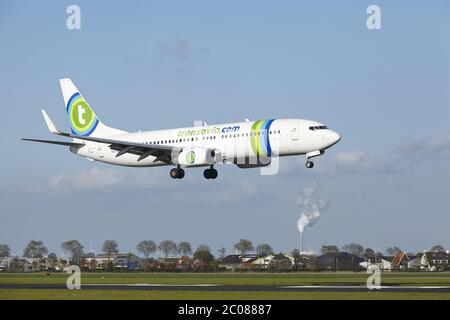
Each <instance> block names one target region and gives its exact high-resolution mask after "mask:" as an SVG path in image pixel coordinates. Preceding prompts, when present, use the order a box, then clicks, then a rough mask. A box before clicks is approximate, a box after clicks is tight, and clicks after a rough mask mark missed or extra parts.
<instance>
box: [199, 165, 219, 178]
mask: <svg viewBox="0 0 450 320" xmlns="http://www.w3.org/2000/svg"><path fill="white" fill-rule="evenodd" d="M218 175H219V174H218V172H217V170H216V169H214V167H213V166H211V168H209V169H206V170H205V171H203V176H204V177H205V178H206V179H215V178H217V176H218Z"/></svg>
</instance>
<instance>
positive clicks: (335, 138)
mask: <svg viewBox="0 0 450 320" xmlns="http://www.w3.org/2000/svg"><path fill="white" fill-rule="evenodd" d="M331 139H332V140H333V143H338V142H339V141H341V135H340V134H339V133H337V132H336V131H332V132H331Z"/></svg>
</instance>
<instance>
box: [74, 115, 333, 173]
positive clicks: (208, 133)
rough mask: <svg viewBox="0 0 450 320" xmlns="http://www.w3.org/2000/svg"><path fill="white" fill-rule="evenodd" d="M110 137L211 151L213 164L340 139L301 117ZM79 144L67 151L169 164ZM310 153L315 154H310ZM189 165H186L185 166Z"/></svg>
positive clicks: (313, 148)
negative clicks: (118, 154) (212, 152)
mask: <svg viewBox="0 0 450 320" xmlns="http://www.w3.org/2000/svg"><path fill="white" fill-rule="evenodd" d="M109 138H114V139H115V140H121V141H129V142H136V143H144V144H149V145H152V144H155V145H165V146H173V147H180V148H182V149H185V148H201V149H211V150H214V151H215V153H216V155H217V159H216V160H215V163H224V162H235V163H239V161H245V159H247V160H248V159H250V161H251V159H256V158H257V157H258V156H260V157H261V156H268V157H269V158H270V157H278V156H288V155H304V154H306V155H307V156H308V154H313V153H314V152H319V153H320V154H321V153H323V151H324V150H325V149H327V148H329V147H331V146H332V145H334V144H336V143H337V142H338V141H339V140H340V136H339V134H337V133H336V132H335V131H333V130H330V129H328V128H326V127H325V126H324V125H323V124H321V123H318V122H315V121H311V120H303V119H277V120H266V121H262V120H261V121H246V122H239V123H228V124H219V125H207V126H197V127H189V128H178V129H168V130H155V131H147V132H135V133H125V134H119V135H114V136H111V137H109ZM84 143H85V145H83V146H81V147H74V146H72V147H71V148H70V150H71V151H72V152H73V153H76V154H78V155H80V156H83V157H86V158H89V159H91V160H96V161H101V162H105V163H110V164H115V165H121V166H132V167H151V166H163V165H168V164H167V163H166V162H162V161H159V160H158V159H156V158H155V157H154V156H149V157H146V158H145V159H143V160H139V156H138V155H135V154H131V153H125V154H123V155H120V156H119V157H117V153H118V151H117V150H112V149H110V148H109V145H108V144H105V143H98V142H92V141H84ZM312 156H315V154H313V155H312ZM185 166H188V165H185Z"/></svg>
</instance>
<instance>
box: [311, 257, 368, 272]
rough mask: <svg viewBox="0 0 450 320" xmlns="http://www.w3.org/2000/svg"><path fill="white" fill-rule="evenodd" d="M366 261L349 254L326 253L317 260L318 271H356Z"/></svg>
mask: <svg viewBox="0 0 450 320" xmlns="http://www.w3.org/2000/svg"><path fill="white" fill-rule="evenodd" d="M363 261H364V259H363V258H361V257H358V256H355V255H352V254H350V253H348V252H338V253H326V254H323V255H321V256H318V257H317V258H316V264H317V269H318V270H330V271H356V270H359V269H360V263H361V262H363Z"/></svg>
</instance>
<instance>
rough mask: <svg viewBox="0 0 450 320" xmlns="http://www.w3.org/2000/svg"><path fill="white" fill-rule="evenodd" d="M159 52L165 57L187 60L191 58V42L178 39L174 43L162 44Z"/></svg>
mask: <svg viewBox="0 0 450 320" xmlns="http://www.w3.org/2000/svg"><path fill="white" fill-rule="evenodd" d="M158 51H159V54H161V55H163V56H173V57H175V58H177V59H179V60H186V59H187V58H188V57H189V42H187V41H186V40H183V39H182V38H180V37H178V38H177V39H176V40H175V41H174V42H161V43H160V45H159V50H158Z"/></svg>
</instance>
